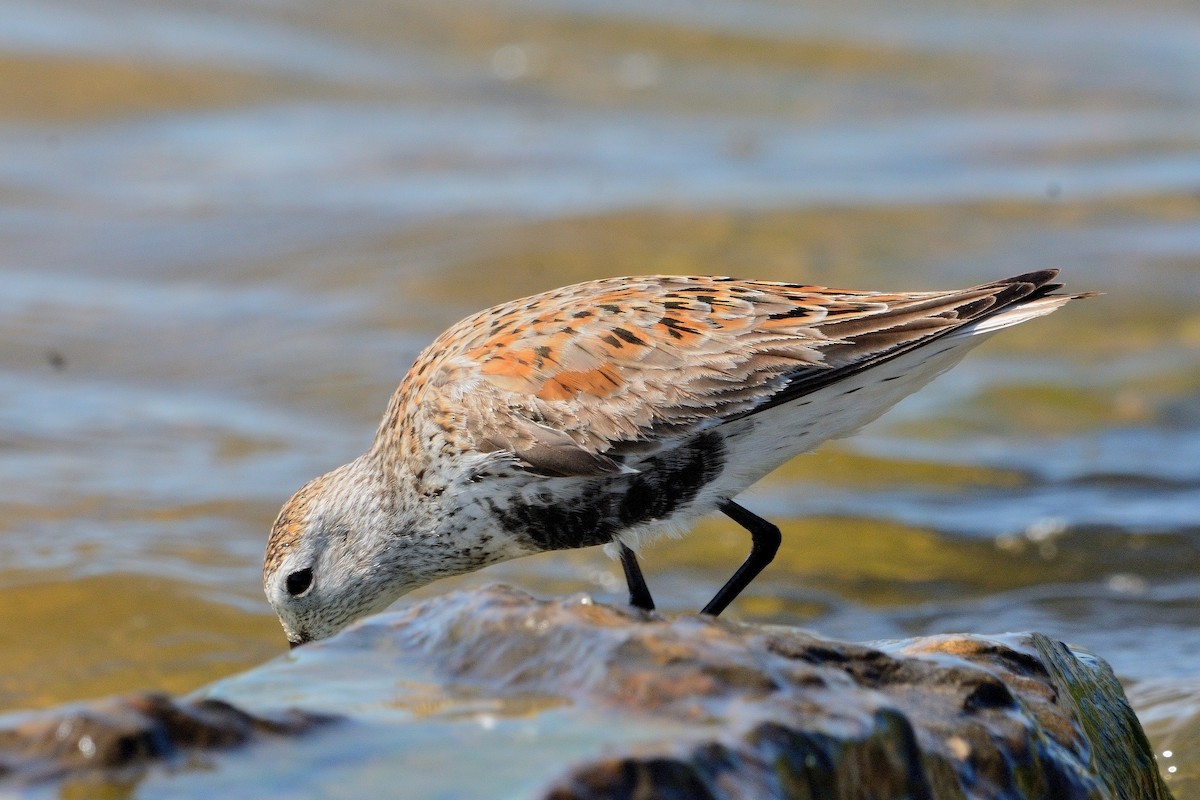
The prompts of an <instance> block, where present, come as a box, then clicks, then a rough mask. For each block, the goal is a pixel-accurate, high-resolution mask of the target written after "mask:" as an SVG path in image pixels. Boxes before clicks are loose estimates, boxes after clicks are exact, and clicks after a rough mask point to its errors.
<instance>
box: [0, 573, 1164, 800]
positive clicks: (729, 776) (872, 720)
mask: <svg viewBox="0 0 1200 800" xmlns="http://www.w3.org/2000/svg"><path fill="white" fill-rule="evenodd" d="M205 694H206V695H207V697H208V698H209V700H208V702H212V701H213V700H218V699H219V700H221V701H222V702H226V703H231V704H232V706H230V705H224V706H220V708H222V709H228V710H229V711H230V712H232V708H233V706H237V707H244V708H252V709H271V708H281V707H287V706H291V705H294V706H298V707H302V708H307V709H311V710H312V711H313V712H315V713H317V714H337V715H340V716H342V717H343V719H342V721H341V722H340V723H339V724H338V725H337V726H336V731H337V733H336V735H334V734H332V733H331V734H328V735H322V734H321V733H320V731H319V730H318V731H317V732H315V733H314V735H312V736H306V737H301V738H298V739H280V738H278V737H268V739H266V740H264V743H260V744H258V745H256V746H255V747H253V748H250V749H249V750H244V751H242V753H243V754H244V755H242V756H241V757H238V758H232V757H229V758H226V757H220V756H214V757H212V758H211V759H210V760H209V762H208V763H207V764H206V767H205V769H204V770H203V771H193V770H189V768H188V767H187V766H186V765H183V766H182V767H176V769H175V770H174V771H171V772H165V771H158V772H152V773H150V774H149V777H147V778H146V779H145V781H143V783H141V784H140V785H139V786H138V788H137V794H138V796H139V797H172V798H188V797H205V798H207V797H213V796H243V795H254V796H275V795H281V796H289V797H307V796H324V795H327V794H330V793H336V794H338V795H340V796H348V797H349V796H379V795H386V796H390V795H394V794H395V793H396V791H397V789H396V787H403V792H402V794H403V796H405V797H407V798H413V799H414V800H416V799H418V798H433V797H513V798H516V797H528V798H547V800H576V799H578V800H585V799H586V800H592V799H593V798H595V799H596V800H599V799H600V798H630V799H631V800H632V799H633V798H638V799H639V800H642V799H644V800H652V799H654V798H664V799H665V798H689V799H691V798H714V800H716V799H719V800H734V798H755V799H756V800H761V799H767V798H874V797H880V798H884V797H887V798H892V797H897V798H898V797H905V798H956V799H957V798H1055V799H1056V800H1060V799H1061V800H1072V798H1095V799H1096V800H1102V799H1103V800H1108V799H1111V800H1117V799H1118V798H1138V799H1139V800H1143V799H1146V800H1154V799H1155V798H1167V797H1169V794H1168V792H1167V790H1166V788H1165V786H1164V784H1163V783H1162V781H1161V779H1160V777H1159V774H1158V772H1157V769H1156V767H1155V764H1154V761H1153V758H1152V757H1151V755H1150V749H1149V745H1148V744H1147V742H1146V739H1145V737H1144V735H1143V734H1142V730H1141V727H1140V726H1139V724H1138V722H1137V720H1136V718H1135V717H1134V716H1133V713H1132V711H1131V710H1130V708H1129V706H1128V704H1127V703H1126V701H1125V698H1124V695H1123V693H1122V691H1121V688H1120V686H1119V685H1118V683H1117V681H1116V679H1115V678H1114V677H1113V674H1112V672H1111V670H1109V668H1108V667H1107V666H1106V665H1105V664H1104V663H1103V662H1102V661H1100V660H1099V659H1097V658H1095V657H1093V656H1091V655H1089V654H1086V653H1082V652H1079V651H1073V650H1071V649H1069V648H1067V647H1066V646H1064V645H1062V644H1059V643H1057V642H1053V641H1051V640H1049V639H1047V638H1046V637H1044V636H1040V635H1038V634H1018V635H1006V636H992V637H982V636H946V637H930V638H922V639H912V640H905V641H895V642H879V643H874V644H870V645H860V644H848V643H843V642H832V641H827V640H823V639H819V638H817V637H814V636H811V635H809V634H806V633H804V632H802V631H799V630H796V629H792V628H784V627H777V626H756V625H748V624H738V623H735V622H731V621H727V620H714V619H712V618H709V617H702V616H680V617H663V616H659V615H656V614H647V613H644V612H638V611H634V610H631V609H626V608H619V607H610V606H603V605H597V604H594V603H592V602H591V600H590V599H588V598H586V597H574V598H569V599H560V600H552V601H540V600H536V599H534V598H532V597H530V596H529V595H526V594H524V593H521V592H518V591H515V590H512V589H509V588H506V587H491V588H488V589H484V590H479V591H474V592H459V593H453V594H448V595H444V596H441V597H437V598H434V599H431V600H427V601H425V602H422V603H418V604H414V605H412V606H410V607H409V608H407V609H406V610H404V611H401V612H397V613H392V614H385V615H380V616H377V617H375V618H373V619H371V620H368V621H367V622H366V623H365V624H362V625H358V626H356V627H353V628H351V629H350V630H348V631H346V632H344V633H343V634H341V635H339V636H337V637H335V638H333V639H331V640H328V641H325V642H318V643H313V644H310V645H306V646H304V647H302V648H299V649H297V650H296V651H294V652H293V653H291V654H289V655H287V656H283V657H281V658H279V659H277V660H275V661H273V662H271V663H269V664H266V665H264V666H262V667H260V668H258V669H256V670H252V671H250V672H249V673H246V674H244V675H241V676H238V677H236V678H233V679H230V680H228V681H224V682H221V683H219V684H217V685H215V686H213V687H211V688H210V689H208V690H206V692H205ZM160 702H161V701H160ZM202 702H204V701H202ZM205 708H208V707H207V706H205ZM255 713H256V714H259V713H261V712H257V711H256V712H255ZM118 716H119V715H118ZM168 716H169V715H168ZM305 719H307V718H305ZM241 724H242V726H243V729H245V728H246V726H247V725H249V727H250V728H251V729H253V727H254V726H253V724H250V723H245V722H243V723H241ZM0 727H3V725H2V723H0ZM236 727H237V726H235V728H236ZM301 727H303V726H301ZM47 730H49V728H43V734H42V735H43V736H44V735H46V734H45V731H47ZM10 734H11V730H10ZM199 738H201V739H204V740H205V741H210V742H214V743H218V744H224V743H233V741H234V740H232V739H225V738H222V735H221V734H216V733H214V734H209V735H206V736H202V737H199ZM4 741H5V740H4V739H3V734H0V750H2V749H3V748H4V745H3V742H4ZM9 741H10V742H11V739H10V740H9ZM131 741H132V742H133V744H129V745H120V746H106V747H105V748H104V750H105V752H111V753H112V754H113V756H112V757H113V758H114V759H115V761H116V763H120V762H121V760H122V759H124V758H127V757H129V755H128V754H129V753H131V752H132V753H134V754H140V753H143V752H149V751H150V750H152V749H153V747H154V746H155V745H154V744H153V743H154V742H155V741H157V739H156V735H149V736H145V737H143V736H140V735H136V734H135V735H132V738H131ZM76 742H78V737H77V738H76ZM272 742H273V743H272ZM71 747H72V745H70V744H68V745H64V748H65V749H66V750H71ZM74 747H75V748H76V749H78V744H75V745H74ZM8 749H9V750H11V749H12V748H11V746H10V747H9V748H8ZM78 762H79V758H78V756H76V755H74V754H71V755H70V756H69V757H64V758H63V759H60V760H58V761H55V762H54V763H56V764H60V765H61V766H60V769H66V768H67V767H68V766H70V765H73V764H76V763H78Z"/></svg>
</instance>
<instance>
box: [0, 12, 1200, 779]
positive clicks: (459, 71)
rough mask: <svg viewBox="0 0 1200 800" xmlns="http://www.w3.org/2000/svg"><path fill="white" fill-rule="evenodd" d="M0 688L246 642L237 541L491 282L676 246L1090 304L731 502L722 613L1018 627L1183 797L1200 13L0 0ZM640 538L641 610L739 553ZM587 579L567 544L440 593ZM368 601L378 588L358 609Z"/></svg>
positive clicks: (1198, 579)
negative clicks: (1120, 688)
mask: <svg viewBox="0 0 1200 800" xmlns="http://www.w3.org/2000/svg"><path fill="white" fill-rule="evenodd" d="M0 20H2V22H0V141H2V142H3V147H0V287H2V288H0V507H2V508H3V510H4V513H3V514H2V515H0V631H3V634H0V635H2V637H3V647H0V652H2V653H3V655H0V708H2V709H14V708H36V707H42V706H47V705H51V704H55V703H60V702H63V701H65V700H70V699H76V698H81V697H90V696H94V695H98V694H103V693H109V692H116V691H122V690H129V689H136V688H162V689H167V690H171V691H184V690H189V689H192V688H195V687H197V686H199V685H201V684H202V683H205V682H207V681H210V680H212V679H215V678H217V677H220V676H224V675H228V674H231V673H234V672H236V671H238V670H241V669H244V668H246V667H249V666H252V665H254V664H257V663H260V662H261V661H263V660H265V659H267V658H269V657H271V656H273V655H276V654H278V653H279V652H280V651H281V649H282V646H283V638H282V635H281V633H280V631H279V630H278V627H277V624H276V622H275V620H274V618H273V616H272V615H271V612H270V610H269V608H268V607H267V605H266V603H265V601H264V600H263V598H262V596H261V591H260V589H259V576H258V573H259V566H260V563H261V556H262V549H263V544H264V540H265V536H266V533H267V530H268V528H269V526H270V523H271V521H272V519H273V518H274V515H275V513H276V511H277V510H278V507H279V505H280V504H281V503H282V502H283V501H284V500H285V499H286V498H287V497H288V496H289V494H290V493H291V492H292V491H293V490H294V489H295V488H296V487H297V486H299V485H300V484H301V483H303V482H304V481H305V480H307V479H308V478H310V477H312V476H314V475H316V474H318V473H321V472H323V471H325V470H327V469H329V468H331V467H333V466H336V465H338V464H341V463H343V462H344V461H346V460H348V459H349V458H352V457H353V456H355V455H357V454H358V453H359V452H361V451H362V450H363V449H364V448H365V447H366V445H367V444H368V442H369V439H370V437H371V435H372V433H373V431H374V428H375V425H376V423H377V420H378V418H379V416H380V414H381V413H382V410H383V407H384V405H385V403H386V400H387V398H388V396H389V394H390V393H391V391H392V390H393V388H394V387H395V385H396V384H397V383H398V381H399V379H400V377H401V376H402V374H403V372H404V370H405V369H406V368H407V366H408V365H409V363H410V362H411V360H412V359H413V357H414V356H415V355H416V353H417V352H418V351H419V349H420V348H421V347H422V346H423V345H424V344H425V343H427V342H428V341H430V340H431V339H432V338H433V337H434V336H435V335H436V334H437V333H438V332H439V331H441V330H442V329H443V328H444V327H446V326H447V325H449V324H450V323H452V322H454V321H455V320H457V319H458V318H460V317H461V316H463V315H465V314H467V313H469V312H472V311H475V310H477V309H479V308H482V307H484V306H487V305H490V304H492V303H495V302H499V301H502V300H506V299H510V298H513V297H516V296H519V295H522V294H527V293H531V292H535V291H540V290H543V289H548V288H552V287H555V286H559V285H562V284H566V283H570V282H573V281H577V280H583V279H588V278H594V277H601V276H610V275H621V274H640V273H653V272H666V273H719V274H733V275H739V276H744V277H755V278H763V279H777V280H793V281H802V282H813V283H821V284H826V285H835V286H845V287H848V288H878V289H926V288H950V287H955V286H961V285H968V284H971V283H975V282H982V281H986V280H990V279H994V278H999V277H1004V276H1007V275H1011V274H1016V273H1019V272H1023V271H1028V270H1031V269H1037V268H1041V267H1046V266H1057V267H1061V268H1063V270H1064V277H1065V279H1066V280H1067V281H1068V283H1069V285H1070V286H1071V287H1072V288H1074V289H1078V290H1101V291H1105V292H1106V293H1107V294H1106V296H1105V297H1103V298H1101V299H1097V300H1091V301H1088V302H1086V303H1077V304H1073V305H1072V306H1071V307H1069V308H1068V309H1065V310H1063V311H1061V312H1059V313H1057V314H1055V315H1053V316H1052V317H1050V318H1047V319H1044V320H1039V321H1038V322H1036V323H1033V324H1030V325H1028V326H1024V327H1022V328H1020V329H1016V330H1013V331H1009V332H1006V333H1004V334H1003V335H1002V336H1001V337H999V338H997V339H996V340H994V341H993V342H991V343H989V344H988V345H986V346H985V347H984V348H982V349H981V350H979V351H977V352H976V353H975V354H974V355H972V356H971V357H969V358H968V360H967V361H966V362H965V363H964V364H962V365H961V366H959V367H957V368H956V369H955V370H954V371H953V372H951V373H950V374H948V375H947V376H945V377H944V378H942V379H940V380H939V381H938V382H937V383H935V384H934V386H933V387H931V388H930V389H928V390H926V391H924V392H923V393H921V394H919V395H917V396H915V397H913V398H911V399H910V400H909V401H906V402H905V403H904V404H902V405H901V406H900V407H898V408H897V409H896V410H895V411H894V412H892V413H890V414H889V415H888V416H887V417H885V418H884V419H883V420H881V421H880V422H878V423H876V424H874V425H872V426H871V427H870V428H868V429H867V430H866V431H865V432H863V433H862V434H861V435H859V436H857V437H856V438H854V439H851V440H847V441H844V442H838V443H835V444H834V445H830V446H826V447H825V448H823V449H822V450H821V451H820V452H818V453H817V454H814V455H811V456H807V457H804V458H802V459H800V460H798V461H796V462H794V463H793V464H791V465H789V466H788V467H786V468H785V469H783V470H781V471H780V472H778V473H777V474H776V475H774V476H773V477H772V478H770V479H769V480H767V481H765V482H764V483H763V484H762V485H761V486H759V487H757V488H756V489H755V490H754V491H752V492H751V493H750V495H748V496H747V498H746V504H747V505H749V506H750V507H751V508H753V509H755V510H757V511H759V512H760V513H763V514H764V515H766V516H768V517H771V518H772V519H775V520H779V521H781V522H782V527H783V528H784V533H785V541H784V546H783V550H782V551H781V554H780V557H779V559H778V561H777V562H776V564H775V565H774V566H773V567H771V568H770V569H769V570H768V571H767V572H766V573H765V574H764V576H763V577H762V578H761V579H760V580H759V581H758V582H756V583H755V584H754V585H753V586H752V587H751V589H750V590H749V591H748V592H747V594H746V595H744V599H743V600H741V601H739V603H738V604H737V605H735V606H734V607H733V609H731V613H732V614H733V615H735V616H740V617H741V618H744V619H754V620H765V621H774V622H786V623H792V624H800V625H804V626H807V627H810V628H812V629H814V630H816V631H819V632H821V633H823V634H826V635H830V636H836V637H846V638H850V639H855V640H867V639H874V638H882V637H893V636H908V635H914V634H921V633H937V632H947V631H976V632H999V631H1004V630H1039V631H1043V632H1045V633H1047V634H1049V635H1051V636H1056V637H1059V638H1062V639H1066V640H1068V641H1071V642H1073V643H1075V644H1078V645H1082V646H1086V647H1089V648H1091V649H1093V650H1094V651H1095V652H1097V653H1099V654H1100V655H1102V656H1103V657H1105V658H1106V659H1108V660H1109V661H1110V662H1112V663H1113V665H1114V666H1115V667H1116V669H1117V671H1118V673H1119V674H1120V675H1121V676H1122V679H1123V680H1124V682H1125V684H1126V686H1127V689H1128V690H1129V692H1130V696H1131V698H1132V700H1133V702H1134V704H1135V706H1136V708H1137V711H1138V713H1139V715H1140V716H1141V718H1142V720H1143V721H1144V722H1145V724H1146V725H1147V728H1148V730H1149V732H1150V734H1151V738H1152V741H1153V743H1154V745H1155V750H1156V752H1157V753H1159V755H1160V761H1161V764H1162V767H1163V770H1164V773H1165V775H1166V777H1167V778H1168V781H1169V782H1170V783H1171V784H1172V786H1173V787H1174V789H1175V791H1176V792H1177V796H1179V797H1181V798H1183V797H1188V796H1200V753H1198V752H1197V745H1198V744H1200V670H1198V669H1197V667H1196V664H1197V657H1198V656H1200V548H1198V544H1200V369H1198V366H1200V304H1198V300H1200V8H1198V7H1196V6H1195V4H1194V3H1192V2H1183V1H1182V0H1180V1H1179V2H1175V1H1173V0H1151V2H1139V3H1134V2H1131V0H1089V2H1083V1H1082V0H1073V1H1072V0H1064V1H1063V2H1048V1H1047V0H1041V1H1035V0H1025V1H1022V0H1010V1H1008V2H1005V1H1004V0H997V2H990V3H982V4H971V5H969V6H968V5H964V4H961V3H953V2H949V0H919V1H918V2H912V3H904V4H894V3H887V2H884V1H883V0H864V1H863V2H856V3H842V2H832V1H831V0H817V1H816V2H809V3H805V4H803V5H801V4H797V3H794V2H790V1H788V2H784V0H737V2H734V1H733V0H711V1H705V0H688V1H687V2H682V1H681V2H662V3H655V4H644V3H635V2H627V1H626V0H605V2H599V1H598V0H559V1H558V2H550V0H505V1H504V2H500V1H499V0H498V1H497V2H483V1H482V0H478V1H477V0H441V1H440V2H411V3H403V4H401V3H389V2H384V0H344V2H340V3H336V4H330V3H318V2H312V1H310V0H236V2H235V1H234V0H181V1H178V2H170V3H168V2H163V1H162V0H87V1H86V2H83V0H37V2H33V1H32V0H0ZM746 547H747V542H746V540H745V536H744V535H743V534H742V533H740V532H739V531H737V530H735V529H733V526H731V525H729V524H728V523H725V522H721V521H719V520H713V521H711V522H706V523H703V524H702V525H701V526H699V529H698V530H697V531H696V533H695V534H694V535H692V536H690V537H688V538H686V539H683V540H678V541H669V542H664V543H662V544H660V545H659V546H657V547H655V548H654V549H653V550H652V551H650V552H649V553H648V554H647V557H646V558H645V559H644V564H645V566H646V569H647V572H648V577H649V580H650V582H651V585H652V586H654V587H655V596H656V598H657V599H658V601H659V603H660V604H661V606H662V607H664V608H665V609H666V610H667V611H684V610H694V609H695V608H698V607H699V606H700V605H702V604H703V602H704V601H705V600H707V598H708V596H709V595H710V594H711V592H712V590H713V588H714V587H715V586H717V585H719V583H720V582H721V581H722V580H723V579H724V578H725V577H726V576H727V574H728V573H729V571H730V568H731V566H732V565H734V564H736V563H738V562H740V560H741V558H742V557H743V556H744V553H745V550H746ZM491 580H504V581H508V582H512V583H515V584H517V585H520V586H523V587H526V588H528V589H530V590H532V591H534V592H537V593H541V594H546V595H549V594H555V593H566V592H575V591H581V590H586V591H591V592H595V593H596V594H597V596H599V597H601V598H603V599H610V600H621V599H623V593H622V591H621V586H622V583H621V580H620V576H619V570H618V569H616V568H615V566H614V565H613V564H612V563H611V562H610V561H608V560H607V559H606V558H605V557H604V556H603V555H602V554H600V553H599V552H590V551H581V552H576V553H570V554H556V555H551V556H548V557H537V558H533V559H526V560H523V561H519V562H514V563H511V564H506V565H501V566H499V567H496V568H493V569H491V570H488V571H485V572H484V573H482V574H480V575H475V576H470V577H467V578H465V579H461V580H458V581H454V582H449V581H448V582H443V583H441V584H438V585H436V586H434V587H432V588H430V589H426V590H423V592H424V593H426V594H427V593H430V592H441V591H445V590H447V589H449V588H451V587H452V586H454V585H459V586H461V585H469V584H473V583H478V582H483V581H491ZM402 602H404V601H402Z"/></svg>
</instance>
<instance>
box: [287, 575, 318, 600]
mask: <svg viewBox="0 0 1200 800" xmlns="http://www.w3.org/2000/svg"><path fill="white" fill-rule="evenodd" d="M286 586H287V590H288V594H290V595H291V596H292V597H297V596H299V595H302V594H304V593H305V592H307V591H308V587H310V586H312V570H311V569H301V570H296V571H295V572H293V573H292V574H291V575H288V576H287V582H286Z"/></svg>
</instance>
